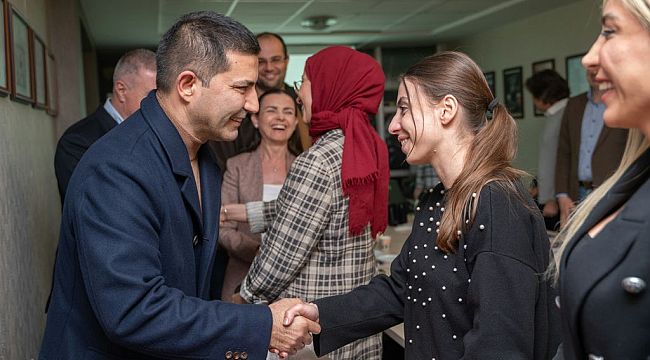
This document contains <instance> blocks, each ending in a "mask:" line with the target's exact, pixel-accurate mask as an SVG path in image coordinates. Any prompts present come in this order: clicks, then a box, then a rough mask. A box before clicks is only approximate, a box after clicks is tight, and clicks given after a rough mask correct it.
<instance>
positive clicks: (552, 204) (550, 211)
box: [542, 200, 558, 218]
mask: <svg viewBox="0 0 650 360" xmlns="http://www.w3.org/2000/svg"><path fill="white" fill-rule="evenodd" d="M557 212H558V209H557V202H556V201H555V200H549V201H547V202H546V204H544V209H543V210H542V214H543V215H544V217H546V218H552V217H553V216H555V215H557Z"/></svg>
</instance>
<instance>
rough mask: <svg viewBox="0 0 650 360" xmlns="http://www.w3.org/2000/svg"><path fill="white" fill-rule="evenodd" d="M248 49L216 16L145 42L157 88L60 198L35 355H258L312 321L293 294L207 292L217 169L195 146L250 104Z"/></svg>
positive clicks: (233, 131) (241, 31) (192, 20)
mask: <svg viewBox="0 0 650 360" xmlns="http://www.w3.org/2000/svg"><path fill="white" fill-rule="evenodd" d="M258 52H259V46H258V44H257V41H256V40H255V36H254V35H253V34H252V33H251V32H250V31H249V30H248V29H246V28H245V27H244V26H242V25H241V24H239V23H238V22H236V21H234V20H232V19H230V18H228V17H225V16H222V15H219V14H217V13H215V12H209V11H204V12H196V13H191V14H188V15H185V16H183V17H182V18H181V19H180V20H179V21H178V22H177V23H176V24H174V25H173V26H172V28H171V29H170V30H169V31H168V32H167V33H166V34H165V35H163V38H162V40H161V42H160V44H159V47H158V51H157V55H156V56H157V59H156V60H157V67H158V69H157V79H156V85H157V90H156V91H152V92H151V93H150V94H149V95H148V96H147V97H146V98H145V99H144V100H143V101H142V103H141V107H140V109H139V110H138V111H136V112H135V113H134V114H133V115H132V116H131V117H130V118H129V120H128V121H126V122H125V123H124V124H123V125H121V126H119V127H117V128H115V129H114V130H113V131H111V132H109V133H108V134H106V135H105V136H103V137H102V138H101V139H99V140H98V141H97V142H96V143H95V144H94V145H93V146H92V147H91V148H90V149H89V150H88V152H87V153H86V155H85V156H84V157H83V158H82V159H81V161H80V162H79V165H78V166H77V169H76V170H75V172H74V174H73V175H72V178H71V180H70V184H69V186H68V192H67V195H66V201H65V204H64V208H63V218H62V223H61V235H60V244H59V256H58V258H57V261H56V266H55V274H54V291H53V294H52V301H51V303H50V309H49V313H48V316H47V325H46V328H45V334H44V336H43V343H42V346H41V352H40V358H41V359H213V358H215V359H216V358H226V359H230V358H232V359H237V358H239V359H247V358H250V359H264V358H265V357H266V354H267V349H268V348H269V347H271V348H274V349H278V350H280V351H284V352H287V353H290V354H291V353H295V351H296V350H297V349H300V348H302V347H303V346H304V345H305V344H308V343H310V342H311V336H310V334H309V332H310V331H311V332H314V333H317V332H319V331H320V327H319V325H318V324H317V323H315V322H312V321H310V320H308V319H306V318H298V321H294V323H292V324H291V326H283V324H282V317H283V314H284V311H285V310H286V309H288V308H289V307H290V306H292V305H294V304H297V303H300V300H296V299H293V300H289V299H285V300H280V301H278V302H276V303H273V304H271V305H270V306H267V305H236V304H228V303H222V302H220V301H210V300H209V287H210V281H211V279H210V274H211V269H212V267H213V259H214V257H215V249H216V245H217V238H218V224H219V208H220V193H221V191H220V183H221V174H220V172H219V168H218V167H217V165H216V163H215V162H214V159H213V158H212V156H211V155H210V152H209V149H208V147H207V146H206V145H205V143H206V142H207V141H208V140H232V139H234V138H235V137H236V136H237V130H238V127H239V124H240V123H241V121H242V119H243V118H244V117H245V116H246V113H247V112H256V111H257V110H258V107H259V105H258V102H257V96H256V92H255V81H256V79H257V54H258Z"/></svg>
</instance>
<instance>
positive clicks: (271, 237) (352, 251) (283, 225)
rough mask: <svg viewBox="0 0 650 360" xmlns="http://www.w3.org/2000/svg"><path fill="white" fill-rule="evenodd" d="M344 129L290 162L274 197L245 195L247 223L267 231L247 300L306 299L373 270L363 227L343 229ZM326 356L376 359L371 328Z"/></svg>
mask: <svg viewBox="0 0 650 360" xmlns="http://www.w3.org/2000/svg"><path fill="white" fill-rule="evenodd" d="M343 140H344V136H343V132H342V131H341V130H338V129H337V130H332V131H329V132H327V133H326V134H324V135H323V136H321V138H320V139H318V141H317V142H316V143H315V144H314V145H313V146H312V147H311V148H310V149H309V150H308V151H306V152H305V153H303V154H301V155H300V156H299V157H298V158H297V159H296V160H295V161H294V163H293V165H292V167H291V170H290V171H289V174H288V176H287V179H286V181H285V183H284V185H283V187H282V190H281V191H280V194H279V196H278V198H277V200H276V201H273V202H269V203H261V202H257V203H249V204H248V205H247V211H248V214H249V222H250V225H251V230H252V231H266V233H265V235H264V236H263V237H262V245H261V247H260V252H259V254H258V255H257V257H256V258H255V260H253V264H252V265H251V268H250V271H249V272H248V275H247V276H246V279H245V280H244V282H243V283H242V287H241V295H242V296H243V297H244V298H245V299H246V300H248V301H250V302H272V301H274V300H276V299H279V298H288V297H297V298H301V299H303V300H305V301H313V300H316V299H319V298H322V297H327V296H332V295H337V294H343V293H346V292H349V291H350V290H352V289H354V288H356V287H358V286H361V285H365V284H367V283H368V282H369V281H370V279H371V278H372V276H373V275H374V274H375V270H376V264H375V258H374V254H373V246H374V241H373V239H372V237H371V236H370V228H369V227H367V228H366V230H365V231H364V232H363V233H362V234H361V235H358V236H351V235H350V233H349V230H348V212H349V202H348V198H347V197H345V196H344V195H343V188H342V183H341V163H342V156H343ZM329 356H330V358H331V359H380V358H381V337H380V335H373V336H370V337H368V338H365V339H361V340H358V341H355V342H353V343H352V344H349V345H346V346H344V347H342V348H341V349H339V350H336V351H334V352H332V353H331V354H329Z"/></svg>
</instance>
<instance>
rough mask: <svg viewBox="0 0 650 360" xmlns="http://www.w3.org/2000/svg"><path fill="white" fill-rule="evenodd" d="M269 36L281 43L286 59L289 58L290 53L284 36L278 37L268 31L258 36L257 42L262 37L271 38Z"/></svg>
mask: <svg viewBox="0 0 650 360" xmlns="http://www.w3.org/2000/svg"><path fill="white" fill-rule="evenodd" d="M269 36H270V37H274V38H276V39H278V40H279V41H280V43H281V44H282V51H283V52H284V57H285V58H286V57H288V56H289V53H288V52H287V44H285V43H284V39H283V38H282V36H280V35H278V34H276V33H272V32H268V31H266V32H263V33H259V34H257V36H256V37H257V40H259V39H260V38H262V37H269Z"/></svg>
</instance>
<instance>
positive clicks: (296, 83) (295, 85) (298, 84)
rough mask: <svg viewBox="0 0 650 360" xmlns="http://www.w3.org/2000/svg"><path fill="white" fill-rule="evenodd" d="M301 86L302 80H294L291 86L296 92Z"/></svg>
mask: <svg viewBox="0 0 650 360" xmlns="http://www.w3.org/2000/svg"><path fill="white" fill-rule="evenodd" d="M301 87H302V80H298V81H294V82H293V88H294V89H295V90H296V91H297V92H298V91H300V88H301Z"/></svg>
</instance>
